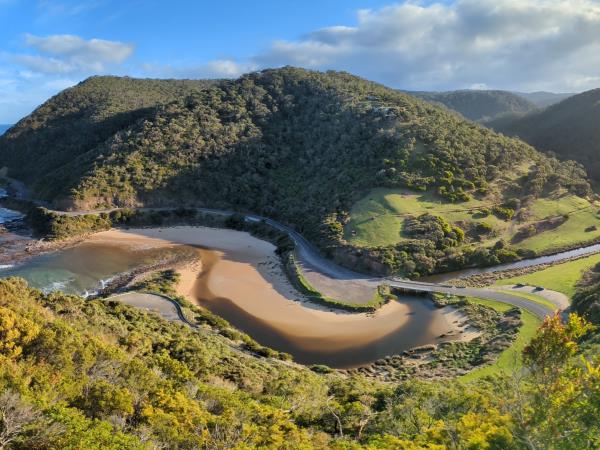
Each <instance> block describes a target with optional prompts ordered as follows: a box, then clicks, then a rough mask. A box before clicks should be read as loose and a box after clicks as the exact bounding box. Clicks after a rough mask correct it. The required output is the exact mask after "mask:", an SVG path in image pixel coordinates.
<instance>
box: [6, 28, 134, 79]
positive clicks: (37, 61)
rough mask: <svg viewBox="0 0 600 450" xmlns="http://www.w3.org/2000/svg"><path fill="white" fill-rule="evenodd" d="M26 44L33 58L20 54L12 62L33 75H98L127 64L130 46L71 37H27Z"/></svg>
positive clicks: (64, 35) (130, 51)
mask: <svg viewBox="0 0 600 450" xmlns="http://www.w3.org/2000/svg"><path fill="white" fill-rule="evenodd" d="M25 43H26V45H27V46H28V47H30V48H31V49H33V50H34V51H36V54H22V55H17V56H15V57H14V60H15V61H16V62H17V63H19V64H21V65H23V66H25V67H26V68H27V69H28V70H30V71H33V72H40V73H46V74H68V73H81V72H92V73H100V72H104V71H105V70H107V68H108V67H111V66H114V65H118V64H121V63H123V62H124V61H125V60H127V59H128V58H129V57H130V56H131V55H132V53H133V46H132V45H130V44H126V43H123V42H118V41H107V40H103V39H90V40H85V39H82V38H81V37H79V36H74V35H70V34H62V35H53V36H47V37H38V36H33V35H27V36H26V38H25Z"/></svg>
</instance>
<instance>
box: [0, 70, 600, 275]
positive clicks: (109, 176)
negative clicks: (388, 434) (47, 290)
mask: <svg viewBox="0 0 600 450" xmlns="http://www.w3.org/2000/svg"><path fill="white" fill-rule="evenodd" d="M34 162H35V163H34ZM0 166H7V167H8V169H9V175H11V176H13V177H16V178H20V179H22V180H24V181H25V182H26V183H27V184H28V185H29V186H30V187H31V188H32V190H33V192H34V193H35V195H36V196H38V197H41V198H44V199H46V200H49V201H52V202H54V204H56V205H58V206H61V207H74V208H84V209H91V208H103V207H107V206H113V205H116V206H138V205H148V206H161V205H169V206H180V205H199V206H210V207H217V208H219V207H220V208H227V209H237V210H241V211H252V212H255V213H260V214H263V215H266V216H270V217H273V218H276V219H280V220H282V221H284V222H287V223H289V224H291V225H292V226H294V227H295V228H296V229H297V230H299V231H300V232H302V233H304V234H306V236H307V237H308V238H309V239H311V240H312V241H313V242H315V243H316V244H317V245H319V246H320V247H321V248H322V249H323V250H324V251H325V252H326V253H327V254H328V256H331V257H334V258H335V259H337V260H338V261H339V262H341V263H343V264H346V265H348V266H351V267H354V268H356V269H359V270H368V271H374V272H378V273H403V274H413V275H419V274H421V275H422V274H425V273H430V272H434V271H439V270H447V269H449V268H455V267H462V266H464V265H473V264H490V263H494V262H496V261H498V255H497V253H499V252H498V250H499V249H493V248H491V247H490V248H487V247H485V248H484V245H483V244H486V243H487V241H486V240H484V241H482V242H480V244H481V245H479V246H478V247H481V248H479V249H478V250H480V251H479V252H478V253H476V254H469V255H465V254H464V245H463V243H464V239H463V238H464V236H463V235H465V231H468V230H467V229H466V228H465V229H463V228H462V225H461V224H460V223H451V224H449V225H448V226H447V225H446V224H444V223H441V222H439V221H438V219H436V218H431V217H430V218H421V219H419V218H415V223H413V225H414V227H413V233H412V235H411V236H412V238H411V239H410V240H409V241H408V242H398V243H394V242H393V239H387V238H383V237H382V236H383V235H382V236H377V237H376V238H374V239H373V240H370V241H369V240H364V242H362V244H363V245H361V248H360V249H358V246H357V241H354V240H353V239H348V240H346V239H344V235H346V237H348V232H346V233H345V232H344V227H345V225H346V223H347V222H348V220H352V219H351V211H352V209H353V207H354V205H355V203H356V202H357V201H359V200H360V199H361V198H364V196H365V195H367V193H368V192H369V191H370V190H371V189H374V188H387V189H409V190H411V191H413V192H415V193H420V192H423V193H426V194H427V196H426V198H427V199H428V200H427V201H433V202H438V203H439V202H442V203H444V204H446V205H448V208H450V209H452V208H455V207H456V208H461V207H463V206H464V205H467V206H468V205H475V204H477V205H479V206H483V205H485V204H489V205H488V206H489V207H490V208H491V207H492V206H493V205H495V206H496V207H498V208H504V213H499V214H506V213H509V214H510V215H512V214H513V213H514V212H515V211H514V208H516V206H515V205H513V206H512V208H513V211H512V212H510V211H507V209H511V206H510V205H512V204H513V203H514V202H515V201H517V202H518V203H519V205H520V204H524V203H526V202H532V201H534V200H535V199H537V198H544V197H547V196H551V195H563V194H565V195H570V194H572V195H577V196H581V197H585V196H587V195H588V194H589V193H590V191H589V185H588V183H587V181H586V178H585V172H584V171H583V170H582V169H581V168H580V167H578V166H577V165H575V164H573V163H559V162H558V161H557V160H554V159H552V158H548V157H546V156H543V155H542V154H540V153H538V152H536V151H535V150H534V149H533V148H531V147H530V146H528V145H526V144H524V143H523V142H521V141H519V140H516V139H511V138H507V137H505V136H501V135H498V134H495V133H494V132H492V131H490V130H489V129H487V128H484V127H481V126H479V125H476V124H474V123H472V122H469V121H466V120H464V119H461V118H459V117H458V116H457V115H456V114H453V113H451V112H448V111H447V110H446V109H445V108H441V107H437V106H435V105H432V104H430V103H427V102H424V101H421V100H419V99H416V98H414V97H412V96H409V95H406V94H403V93H400V92H397V91H395V90H392V89H388V88H386V87H384V86H381V85H379V84H376V83H372V82H369V81H365V80H363V79H360V78H358V77H355V76H352V75H349V74H346V73H339V72H326V73H320V72H312V71H307V70H302V69H295V68H290V67H286V68H283V69H277V70H265V71H262V72H257V73H252V74H249V75H245V76H243V77H241V78H239V79H237V80H232V81H214V82H194V81H169V80H166V81H155V80H132V79H129V78H124V79H121V78H113V77H108V78H103V77H95V78H91V79H89V80H87V81H85V82H83V83H82V84H80V85H79V86H76V87H74V88H72V89H68V90H66V91H64V92H63V93H61V94H59V95H57V96H56V97H54V98H52V99H50V100H49V101H48V102H47V103H45V104H44V105H42V106H41V107H40V108H39V109H38V110H36V111H35V112H34V113H33V114H32V115H31V116H29V117H28V118H25V119H24V120H22V121H21V122H19V123H18V124H17V125H16V126H15V127H14V128H13V129H12V130H11V131H10V132H9V133H8V134H6V135H4V136H2V137H0ZM506 174H512V175H511V176H512V178H511V179H509V180H505V178H506ZM557 193H559V194H557ZM515 199H516V200H515ZM582 201H583V200H582ZM506 202H509V203H506ZM505 203H506V204H505ZM453 205H455V206H453ZM507 205H508V206H507ZM423 209H426V205H425V206H423V208H421V209H420V210H415V212H420V211H422V210H423ZM517 209H518V208H517ZM501 218H502V217H501ZM449 220H455V218H452V217H451V218H449ZM436 221H437V222H439V223H437V222H436ZM420 222H427V223H420ZM434 222H436V223H434ZM396 225H397V224H396ZM396 225H394V226H396ZM450 225H451V226H450ZM511 226H513V225H511ZM428 227H429V228H431V227H433V228H435V229H437V231H435V230H433V231H435V232H434V233H433V234H432V233H429V232H426V230H425V229H426V228H428ZM448 227H450V228H448ZM384 228H385V227H384ZM396 231H397V230H396V229H394V228H393V227H392V228H391V229H386V230H385V231H382V233H384V234H385V233H388V234H389V235H392V234H393V233H396ZM430 231H432V230H430ZM344 233H345V234H344ZM440 233H441V234H440ZM590 236H591V235H590ZM590 236H588V235H585V236H583V238H588V237H590ZM467 237H468V235H467ZM382 243H383V244H385V245H384V246H383V247H382V246H380V244H382ZM365 245H366V246H367V247H368V248H367V251H364V250H363V247H364V246H365ZM538 247H542V246H538ZM500 253H502V255H501V256H502V258H506V257H508V256H511V257H515V253H514V251H508V250H506V249H503V250H502V251H501V252H500Z"/></svg>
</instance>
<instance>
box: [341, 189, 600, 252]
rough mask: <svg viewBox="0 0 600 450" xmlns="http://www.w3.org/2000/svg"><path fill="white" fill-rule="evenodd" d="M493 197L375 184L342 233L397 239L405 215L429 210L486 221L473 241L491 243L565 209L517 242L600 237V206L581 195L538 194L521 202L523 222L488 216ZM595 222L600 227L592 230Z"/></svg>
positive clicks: (364, 241) (360, 242) (567, 242)
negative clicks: (463, 198) (482, 234)
mask: <svg viewBox="0 0 600 450" xmlns="http://www.w3.org/2000/svg"><path fill="white" fill-rule="evenodd" d="M495 198H496V197H493V196H492V197H489V198H487V199H484V200H476V199H473V200H470V201H468V202H465V203H458V204H455V203H445V202H442V201H441V200H440V199H439V198H438V197H436V196H435V195H433V194H431V193H427V192H425V193H423V192H414V191H409V190H406V189H385V188H378V189H373V190H371V191H370V192H369V194H368V195H367V196H366V197H364V198H363V199H361V200H359V201H358V202H357V203H356V204H355V205H354V206H353V208H352V210H351V211H350V221H349V222H348V224H347V225H346V226H345V228H344V237H345V239H346V240H347V241H348V242H350V243H351V244H354V245H357V246H386V245H394V244H396V243H398V242H400V241H402V240H403V239H405V236H403V234H402V226H403V223H404V219H405V217H406V215H409V214H412V215H420V214H425V213H431V214H436V215H439V216H441V217H443V218H444V219H446V220H447V221H448V222H451V223H455V224H456V223H460V224H463V225H464V224H467V223H469V224H473V225H475V224H478V223H485V224H487V225H489V226H491V227H492V228H493V230H494V232H493V234H492V235H490V236H489V237H487V238H484V239H483V240H482V241H481V243H476V244H475V245H491V244H492V243H494V242H496V241H497V240H498V239H504V240H505V241H507V242H510V241H511V240H512V238H513V237H514V235H515V233H516V232H517V231H518V230H519V229H521V228H524V227H526V226H528V225H530V224H533V223H536V222H539V221H541V220H543V219H546V218H549V217H558V216H562V215H564V214H568V215H569V219H568V220H567V221H566V222H565V223H563V224H561V225H560V226H558V227H556V228H554V229H548V230H545V231H541V232H540V233H539V234H536V235H534V236H531V237H529V238H526V239H524V240H522V241H520V242H518V243H516V244H514V246H515V247H517V248H524V249H531V250H535V251H536V252H544V251H550V250H552V249H558V248H563V247H567V246H571V245H574V244H577V243H578V242H587V241H591V240H594V239H598V238H600V215H599V214H598V209H599V206H598V205H597V204H595V203H591V202H590V201H588V200H586V199H583V198H581V197H577V196H575V195H570V194H569V195H561V194H560V193H558V194H556V195H553V196H551V197H548V198H541V199H536V200H535V201H533V202H532V203H531V204H530V205H528V206H525V207H523V209H524V212H525V216H526V217H527V219H526V220H525V221H522V222H515V221H513V222H509V221H504V220H501V219H499V218H497V217H496V216H494V215H492V214H490V215H488V216H485V217H484V216H483V215H482V214H480V213H478V212H479V208H488V209H491V207H492V206H493V205H494V204H495V203H494V202H495V201H497V200H494V199H495ZM594 226H597V227H598V229H596V230H593V229H592V227H594ZM586 229H587V230H588V231H586Z"/></svg>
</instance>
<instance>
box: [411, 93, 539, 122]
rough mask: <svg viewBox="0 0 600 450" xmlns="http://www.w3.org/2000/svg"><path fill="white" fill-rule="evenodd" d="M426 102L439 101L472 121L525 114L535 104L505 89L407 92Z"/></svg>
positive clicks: (533, 107) (532, 108)
mask: <svg viewBox="0 0 600 450" xmlns="http://www.w3.org/2000/svg"><path fill="white" fill-rule="evenodd" d="M409 94H411V95H414V96H415V97H419V98H422V99H423V100H426V101H428V102H434V103H440V104H442V105H444V106H446V107H447V108H449V109H451V110H453V111H456V112H458V113H460V114H461V115H462V116H463V117H466V118H467V119H470V120H474V121H486V120H490V119H493V118H495V117H499V116H503V115H508V114H525V113H528V112H530V111H533V110H534V109H536V105H535V104H534V103H532V102H530V101H529V100H526V99H525V98H523V97H521V96H519V95H517V94H513V93H511V92H507V91H487V90H461V91H449V92H409Z"/></svg>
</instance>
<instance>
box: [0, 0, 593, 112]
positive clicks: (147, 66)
mask: <svg viewBox="0 0 600 450" xmlns="http://www.w3.org/2000/svg"><path fill="white" fill-rule="evenodd" d="M0 24H1V26H0V38H1V42H2V47H1V48H0V123H12V122H14V121H16V120H18V119H19V118H21V117H22V116H24V115H26V114H28V113H29V112H30V111H31V110H32V109H33V108H35V107H36V106H37V105H39V104H40V103H42V102H43V101H44V100H46V99H47V98H48V97H49V96H51V95H53V94H55V93H56V92H58V91H60V90H61V89H63V88H65V87H68V86H71V85H73V84H75V83H77V82H79V81H81V80H82V79H84V78H86V77H88V76H90V75H94V74H116V75H130V76H141V77H176V78H201V77H236V76H239V75H240V74H242V73H244V72H248V71H251V70H259V69H261V68H265V67H276V66H281V65H285V64H291V65H296V66H303V67H307V68H313V69H318V70H324V69H336V70H347V71H349V72H352V73H355V74H357V75H361V76H364V77H366V78H370V79H373V80H376V81H379V82H382V83H384V84H387V85H390V86H392V87H397V88H403V89H420V90H448V89H462V88H497V89H513V90H524V91H533V90H553V91H582V90H585V89H590V88H593V87H598V86H600V3H599V2H598V0H456V1H440V2H436V1H405V2H396V3H394V2H390V1H379V0H362V1H359V0H321V1H312V0H304V1H295V0H288V1H284V0H279V1H271V0H264V1H258V0H255V1H237V0H236V1H219V2H214V1H202V0H198V1H181V0H171V1H155V0H151V1H141V0H121V1H113V0H88V1H85V2H76V1H70V0H29V1H28V0H0Z"/></svg>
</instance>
